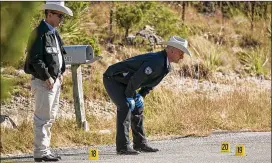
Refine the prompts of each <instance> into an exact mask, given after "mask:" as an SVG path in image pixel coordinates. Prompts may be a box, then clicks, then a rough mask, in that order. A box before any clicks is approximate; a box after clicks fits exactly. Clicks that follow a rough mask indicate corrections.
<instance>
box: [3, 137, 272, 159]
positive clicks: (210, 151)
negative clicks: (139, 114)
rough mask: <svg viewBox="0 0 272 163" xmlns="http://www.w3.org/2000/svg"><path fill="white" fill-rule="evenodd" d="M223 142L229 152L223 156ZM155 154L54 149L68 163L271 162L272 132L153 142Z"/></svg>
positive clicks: (108, 148)
mask: <svg viewBox="0 0 272 163" xmlns="http://www.w3.org/2000/svg"><path fill="white" fill-rule="evenodd" d="M221 142H229V143H230V152H229V153H221ZM149 144H150V145H151V146H153V147H156V148H159V149H160V151H159V152H156V153H141V154H139V155H117V154H116V152H115V146H114V145H108V146H89V147H80V148H66V149H55V150H54V152H56V153H58V154H59V155H61V157H62V160H61V161H60V162H63V163H64V162H65V163H85V162H103V163H271V132H236V133H235V132H233V133H214V134H212V135H210V136H208V137H185V138H182V137H180V138H175V139H171V140H161V141H150V142H149ZM237 144H244V145H245V156H236V155H235V146H236V145H237ZM91 148H93V149H97V150H98V152H99V153H98V160H89V150H90V149H91ZM2 162H33V158H32V156H31V155H24V156H14V157H4V158H1V163H2Z"/></svg>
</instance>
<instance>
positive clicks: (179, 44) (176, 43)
mask: <svg viewBox="0 0 272 163" xmlns="http://www.w3.org/2000/svg"><path fill="white" fill-rule="evenodd" d="M161 44H164V45H169V46H172V47H174V48H177V49H179V50H181V51H183V52H184V53H186V54H188V55H189V56H192V54H191V52H190V51H189V50H188V41H187V40H185V39H183V38H180V37H178V36H172V37H170V39H169V40H168V41H165V42H161Z"/></svg>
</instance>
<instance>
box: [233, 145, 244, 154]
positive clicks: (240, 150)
mask: <svg viewBox="0 0 272 163" xmlns="http://www.w3.org/2000/svg"><path fill="white" fill-rule="evenodd" d="M245 154H246V149H245V145H243V144H239V145H236V150H235V156H245Z"/></svg>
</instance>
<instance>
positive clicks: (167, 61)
mask: <svg viewBox="0 0 272 163" xmlns="http://www.w3.org/2000/svg"><path fill="white" fill-rule="evenodd" d="M166 65H167V67H169V66H170V62H169V59H168V56H167V57H166Z"/></svg>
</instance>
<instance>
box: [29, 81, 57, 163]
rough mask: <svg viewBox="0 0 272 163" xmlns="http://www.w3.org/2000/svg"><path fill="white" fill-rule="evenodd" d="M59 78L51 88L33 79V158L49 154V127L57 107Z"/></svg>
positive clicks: (53, 119) (43, 82)
mask: <svg viewBox="0 0 272 163" xmlns="http://www.w3.org/2000/svg"><path fill="white" fill-rule="evenodd" d="M60 86H61V83H60V80H59V79H57V80H56V82H55V84H54V87H53V89H52V90H49V89H48V88H47V85H46V83H45V81H42V80H40V79H37V78H35V79H33V80H32V82H31V90H32V93H33V94H34V98H35V111H34V158H41V157H42V156H44V155H48V154H50V153H51V152H50V149H49V146H50V139H51V127H52V123H53V122H54V121H55V118H56V115H57V112H58V109H59V97H60Z"/></svg>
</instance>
